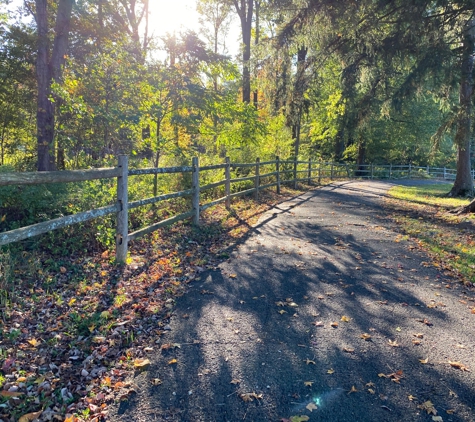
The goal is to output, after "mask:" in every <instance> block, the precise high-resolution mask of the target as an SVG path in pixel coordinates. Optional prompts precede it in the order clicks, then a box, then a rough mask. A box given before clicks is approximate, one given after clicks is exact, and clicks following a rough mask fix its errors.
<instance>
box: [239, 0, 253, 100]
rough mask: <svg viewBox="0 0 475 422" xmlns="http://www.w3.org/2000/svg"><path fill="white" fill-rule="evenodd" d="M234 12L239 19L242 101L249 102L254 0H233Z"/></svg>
mask: <svg viewBox="0 0 475 422" xmlns="http://www.w3.org/2000/svg"><path fill="white" fill-rule="evenodd" d="M234 6H235V8H236V12H237V13H238V15H239V19H240V20H241V32H242V43H243V50H242V101H243V102H245V103H248V104H249V103H250V102H251V70H250V60H251V29H252V15H253V10H254V0H240V4H239V3H238V0H234Z"/></svg>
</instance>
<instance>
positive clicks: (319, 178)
mask: <svg viewBox="0 0 475 422" xmlns="http://www.w3.org/2000/svg"><path fill="white" fill-rule="evenodd" d="M321 181H322V161H321V160H320V162H319V163H318V184H320V183H321Z"/></svg>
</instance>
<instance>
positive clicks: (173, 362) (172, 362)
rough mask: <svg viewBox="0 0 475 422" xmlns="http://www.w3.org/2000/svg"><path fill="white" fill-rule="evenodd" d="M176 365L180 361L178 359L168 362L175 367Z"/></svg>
mask: <svg viewBox="0 0 475 422" xmlns="http://www.w3.org/2000/svg"><path fill="white" fill-rule="evenodd" d="M175 363H178V361H177V360H176V359H172V360H169V361H168V364H169V365H174V364H175Z"/></svg>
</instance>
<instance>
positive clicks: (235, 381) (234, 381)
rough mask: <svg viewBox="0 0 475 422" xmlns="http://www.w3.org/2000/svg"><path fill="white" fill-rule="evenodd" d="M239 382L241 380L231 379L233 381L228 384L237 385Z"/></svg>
mask: <svg viewBox="0 0 475 422" xmlns="http://www.w3.org/2000/svg"><path fill="white" fill-rule="evenodd" d="M240 382H241V380H238V379H233V380H231V382H230V384H239V383H240Z"/></svg>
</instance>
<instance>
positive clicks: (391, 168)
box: [389, 163, 393, 179]
mask: <svg viewBox="0 0 475 422" xmlns="http://www.w3.org/2000/svg"><path fill="white" fill-rule="evenodd" d="M392 177H393V165H392V163H390V164H389V178H390V179H391V178H392Z"/></svg>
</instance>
